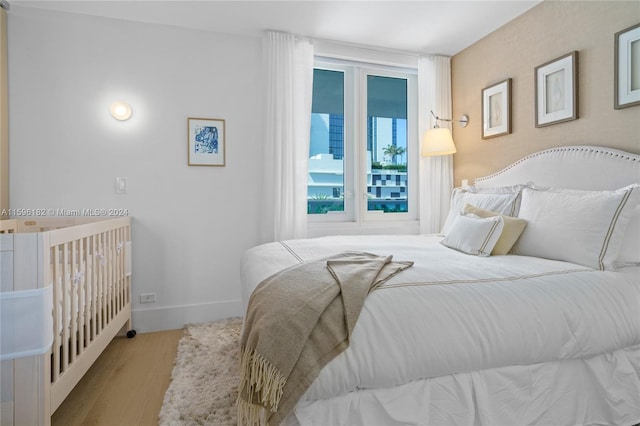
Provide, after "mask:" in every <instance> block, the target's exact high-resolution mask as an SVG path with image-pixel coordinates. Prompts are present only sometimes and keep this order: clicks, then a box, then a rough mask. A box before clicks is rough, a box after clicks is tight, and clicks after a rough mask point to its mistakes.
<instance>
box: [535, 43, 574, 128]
mask: <svg viewBox="0 0 640 426" xmlns="http://www.w3.org/2000/svg"><path fill="white" fill-rule="evenodd" d="M535 83H536V84H535V86H536V94H535V95H536V96H535V98H536V127H544V126H550V125H552V124H557V123H562V122H565V121H571V120H577V119H578V52H577V51H574V52H571V53H569V54H567V55H564V56H561V57H559V58H557V59H554V60H552V61H550V62H547V63H545V64H542V65H540V66H537V67H536V68H535Z"/></svg>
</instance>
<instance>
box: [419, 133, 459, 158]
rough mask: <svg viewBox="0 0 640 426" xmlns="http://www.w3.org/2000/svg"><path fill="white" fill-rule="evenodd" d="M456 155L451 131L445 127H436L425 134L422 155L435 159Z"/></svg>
mask: <svg viewBox="0 0 640 426" xmlns="http://www.w3.org/2000/svg"><path fill="white" fill-rule="evenodd" d="M455 153H456V146H455V145H454V143H453V137H451V131H450V130H449V129H447V128H444V127H436V128H433V129H429V130H427V131H426V132H424V136H423V137H422V144H421V146H420V155H422V156H423V157H433V156H438V155H450V154H455Z"/></svg>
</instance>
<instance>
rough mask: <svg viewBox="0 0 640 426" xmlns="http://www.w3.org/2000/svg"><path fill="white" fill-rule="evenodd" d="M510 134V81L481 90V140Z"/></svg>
mask: <svg viewBox="0 0 640 426" xmlns="http://www.w3.org/2000/svg"><path fill="white" fill-rule="evenodd" d="M509 133H511V79H510V78H508V79H506V80H504V81H501V82H500V83H497V84H494V85H493V86H490V87H487V88H486V89H482V139H489V138H494V137H496V136H502V135H508V134H509Z"/></svg>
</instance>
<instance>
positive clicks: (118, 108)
mask: <svg viewBox="0 0 640 426" xmlns="http://www.w3.org/2000/svg"><path fill="white" fill-rule="evenodd" d="M131 114H132V110H131V106H130V105H129V104H128V103H126V102H114V103H112V104H111V115H112V116H113V118H115V119H116V120H119V121H125V120H128V119H129V118H131Z"/></svg>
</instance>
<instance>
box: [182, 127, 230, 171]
mask: <svg viewBox="0 0 640 426" xmlns="http://www.w3.org/2000/svg"><path fill="white" fill-rule="evenodd" d="M224 124H225V123H224V120H222V119H219V118H194V117H189V118H188V119H187V128H188V130H187V132H188V135H187V138H188V143H187V151H188V162H189V165H190V166H224V165H225V156H226V147H225V142H226V136H225V125H224Z"/></svg>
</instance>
